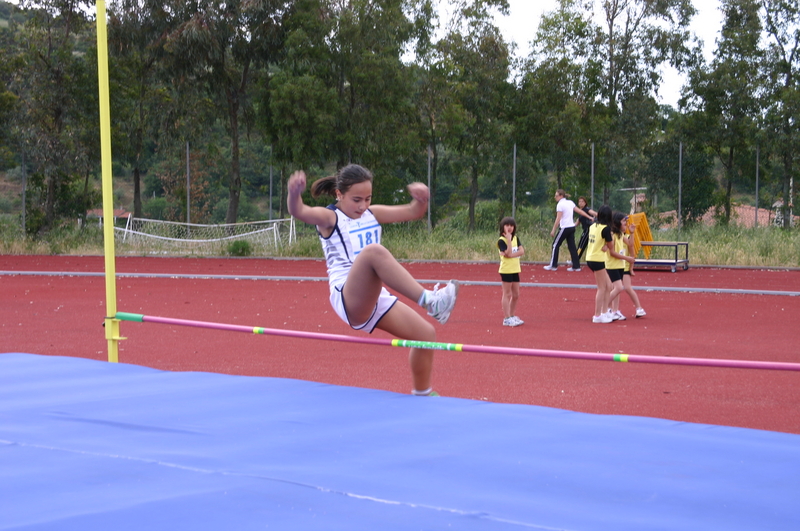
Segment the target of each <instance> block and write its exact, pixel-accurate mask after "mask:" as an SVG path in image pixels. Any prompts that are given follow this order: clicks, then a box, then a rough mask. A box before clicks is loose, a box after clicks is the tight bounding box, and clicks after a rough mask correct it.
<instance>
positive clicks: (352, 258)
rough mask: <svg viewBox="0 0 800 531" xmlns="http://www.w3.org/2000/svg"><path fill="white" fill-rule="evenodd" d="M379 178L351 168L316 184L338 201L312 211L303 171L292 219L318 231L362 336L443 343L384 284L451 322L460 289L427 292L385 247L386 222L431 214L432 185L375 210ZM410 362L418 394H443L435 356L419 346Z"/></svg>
mask: <svg viewBox="0 0 800 531" xmlns="http://www.w3.org/2000/svg"><path fill="white" fill-rule="evenodd" d="M372 179H373V177H372V173H370V171H369V170H367V169H366V168H363V167H362V166H359V165H357V164H350V165H348V166H345V167H343V168H342V169H340V170H339V171H338V172H337V173H336V175H332V176H330V177H325V178H323V179H319V180H318V181H315V182H314V184H313V185H312V186H311V195H312V197H318V196H320V195H322V194H326V195H331V196H333V197H335V198H336V203H335V204H332V205H330V206H328V207H320V206H308V205H306V204H304V203H303V198H302V193H303V191H304V190H305V189H306V174H305V172H303V171H296V172H294V173H293V174H292V176H291V177H290V178H289V183H288V189H289V194H288V199H287V203H288V207H289V213H290V214H291V215H292V216H294V217H295V218H297V219H299V220H301V221H304V222H305V223H309V224H311V225H316V227H317V233H318V234H319V239H320V242H321V243H322V249H323V252H324V253H325V260H326V262H327V265H328V282H329V286H330V293H331V295H330V301H331V305H332V306H333V309H334V311H335V312H336V313H337V314H338V315H339V317H340V318H341V319H342V320H343V321H344V322H346V323H347V324H349V325H350V326H351V327H352V328H353V329H354V330H364V331H366V332H369V333H372V331H373V330H374V329H375V328H379V329H381V330H384V331H386V332H388V333H390V334H392V335H394V336H396V337H398V338H401V339H410V340H417V341H431V342H433V341H436V330H435V329H434V327H433V325H432V324H431V323H430V322H428V321H426V320H425V319H424V318H423V317H422V316H421V315H419V314H418V313H417V312H415V311H414V310H413V309H412V308H410V307H409V306H407V305H405V304H404V303H402V302H400V301H399V300H398V299H397V297H396V296H394V295H392V294H390V293H389V291H388V290H387V289H386V288H385V287H384V284H385V285H386V286H388V287H389V288H391V289H393V290H395V291H397V292H399V293H400V294H402V295H404V296H406V297H408V298H409V299H411V300H413V301H416V303H417V304H418V305H420V306H421V307H423V308H425V309H426V310H427V312H428V315H430V316H432V317H433V318H434V319H436V320H437V321H439V322H440V323H442V324H444V323H446V322H447V320H448V319H449V318H450V312H451V311H452V310H453V307H454V306H455V303H456V296H457V295H458V283H457V282H455V281H452V280H451V281H450V282H449V283H448V284H447V286H445V287H444V288H443V289H438V288H439V285H438V284H437V285H436V286H435V287H434V289H433V291H431V290H427V289H425V288H423V287H422V285H421V284H419V283H418V282H417V281H416V280H414V278H413V277H412V276H411V273H409V272H408V271H407V270H406V269H405V268H404V267H403V266H402V265H400V263H399V262H398V261H397V260H396V259H395V258H394V256H392V254H391V253H390V252H389V251H388V250H387V249H386V248H385V247H384V246H383V245H381V225H380V224H381V223H398V222H402V221H410V220H413V219H418V218H420V217H422V215H423V214H424V213H425V212H426V211H427V207H428V198H429V191H428V187H427V186H425V185H424V184H422V183H412V184H410V185H408V193H409V194H410V195H411V202H410V203H408V204H406V205H392V206H388V205H372V204H371V202H372ZM409 364H410V366H411V374H412V378H413V386H414V388H413V394H415V395H419V396H428V395H432V394H433V395H435V394H436V393H434V392H433V389H432V388H431V371H432V369H433V351H432V350H429V349H420V348H412V349H411V352H410V354H409Z"/></svg>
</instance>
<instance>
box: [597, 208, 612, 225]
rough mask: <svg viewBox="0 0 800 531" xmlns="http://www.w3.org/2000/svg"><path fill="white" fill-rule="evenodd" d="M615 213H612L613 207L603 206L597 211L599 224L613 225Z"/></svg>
mask: <svg viewBox="0 0 800 531" xmlns="http://www.w3.org/2000/svg"><path fill="white" fill-rule="evenodd" d="M612 215H613V212H612V211H611V207H610V206H608V205H603V206H601V207H600V209H599V210H598V211H597V222H598V223H600V224H601V225H611V221H612Z"/></svg>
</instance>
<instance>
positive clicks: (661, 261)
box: [635, 242, 689, 273]
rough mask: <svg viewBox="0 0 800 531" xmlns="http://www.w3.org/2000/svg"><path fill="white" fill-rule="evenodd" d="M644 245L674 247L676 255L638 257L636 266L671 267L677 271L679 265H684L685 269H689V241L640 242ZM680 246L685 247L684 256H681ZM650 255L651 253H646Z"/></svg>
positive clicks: (673, 270)
mask: <svg viewBox="0 0 800 531" xmlns="http://www.w3.org/2000/svg"><path fill="white" fill-rule="evenodd" d="M640 244H641V246H642V247H672V248H673V249H674V251H675V253H674V256H673V257H670V258H643V259H639V258H637V259H636V265H635V267H636V268H639V267H650V266H653V267H658V266H664V267H669V268H670V270H671V271H672V272H673V273H675V272H676V271H677V270H678V267H679V266H680V267H682V268H683V270H684V271H686V270H687V269H689V242H640ZM680 248H683V253H682V254H683V256H682V257H681V256H679V254H680ZM646 254H647V255H648V256H649V255H650V253H646Z"/></svg>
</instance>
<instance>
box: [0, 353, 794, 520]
mask: <svg viewBox="0 0 800 531" xmlns="http://www.w3.org/2000/svg"><path fill="white" fill-rule="evenodd" d="M798 500H800V435H792V434H784V433H777V432H768V431H760V430H750V429H742V428H731V427H721V426H710V425H703V424H689V423H681V422H674V421H668V420H661V419H652V418H642V417H625V416H608V415H591V414H585V413H575V412H570V411H564V410H558V409H552V408H545V407H537V406H528V405H512V404H493V403H486V402H480V401H472V400H463V399H455V398H446V397H440V398H418V397H412V396H407V395H400V394H396V393H391V392H386V391H378V390H371V389H361V388H352V387H340V386H333V385H327V384H320V383H314V382H305V381H299V380H290V379H280V378H256V377H245V376H231V375H223V374H210V373H189V372H165V371H159V370H155V369H151V368H147V367H140V366H134V365H126V364H114V363H106V362H101V361H93V360H86V359H79V358H66V357H54V356H38V355H33V354H17V353H9V354H0V529H3V530H5V529H15V530H55V529H58V530H72V529H75V530H78V529H80V530H87V529H115V530H126V529H131V530H133V529H136V530H140V529H165V530H166V529H169V530H174V529H192V530H203V529H214V530H217V529H235V530H250V529H297V530H326V531H328V530H337V529H343V530H344V529H347V530H353V529H365V530H367V529H369V530H374V529H380V530H394V529H397V530H410V529H459V530H472V529H475V530H494V529H543V530H551V529H564V530H602V529H608V530H615V531H619V530H627V529H630V530H648V529H664V530H683V529H685V530H690V529H691V530H696V529H725V530H738V529H741V530H748V531H749V530H753V529H759V530H768V529H776V530H797V529H800V510H798V508H797V507H798Z"/></svg>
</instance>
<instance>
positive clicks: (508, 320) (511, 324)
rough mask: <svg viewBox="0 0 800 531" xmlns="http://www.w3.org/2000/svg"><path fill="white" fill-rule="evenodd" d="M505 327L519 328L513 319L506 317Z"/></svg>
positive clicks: (504, 320) (504, 319)
mask: <svg viewBox="0 0 800 531" xmlns="http://www.w3.org/2000/svg"><path fill="white" fill-rule="evenodd" d="M503 326H517V325H515V324H514V321H513V320H512V319H511V317H505V318H503Z"/></svg>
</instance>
